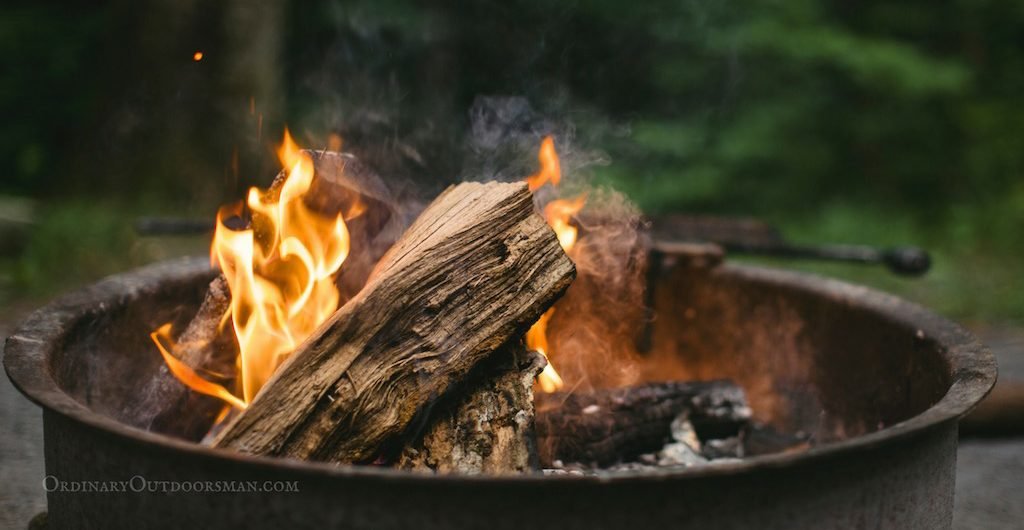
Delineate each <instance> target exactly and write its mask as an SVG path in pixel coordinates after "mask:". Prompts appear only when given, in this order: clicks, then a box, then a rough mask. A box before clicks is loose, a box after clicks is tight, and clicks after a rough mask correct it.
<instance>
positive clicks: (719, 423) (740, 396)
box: [536, 381, 751, 467]
mask: <svg viewBox="0 0 1024 530" xmlns="http://www.w3.org/2000/svg"><path fill="white" fill-rule="evenodd" d="M536 407H537V419H536V425H537V427H536V429H537V451H538V454H539V456H540V463H541V466H542V467H552V466H553V464H554V462H555V461H556V460H560V461H562V462H565V463H568V462H581V463H586V464H591V463H593V464H598V465H607V464H613V463H615V462H619V461H629V460H630V459H633V458H635V457H637V456H638V455H640V454H641V453H647V452H653V451H657V450H658V449H660V448H661V447H662V446H663V445H664V443H665V441H666V440H667V439H668V438H669V437H670V435H671V430H670V426H671V424H672V421H673V420H674V419H675V418H677V417H678V416H679V415H680V414H683V413H688V418H689V420H690V422H691V423H692V424H693V426H694V428H695V429H696V431H697V434H698V435H699V436H700V437H701V438H702V439H707V438H723V437H727V436H730V435H736V434H738V432H739V430H740V429H741V428H742V426H743V425H745V424H746V423H747V422H749V421H750V415H751V411H750V407H749V406H747V400H746V396H745V395H744V393H743V389H741V388H740V387H738V386H736V384H734V383H732V382H730V381H702V382H665V383H649V384H645V385H640V386H634V387H624V388H614V389H602V390H595V391H592V392H577V393H572V394H565V393H558V392H556V393H553V394H540V395H538V396H537V398H536Z"/></svg>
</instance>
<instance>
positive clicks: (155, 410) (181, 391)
mask: <svg viewBox="0 0 1024 530" xmlns="http://www.w3.org/2000/svg"><path fill="white" fill-rule="evenodd" d="M230 305H231V293H230V292H228V285H227V281H226V280H225V279H224V277H223V276H218V277H217V278H215V279H214V280H213V281H212V282H210V287H209V289H207V292H206V297H205V298H204V299H203V303H202V305H200V307H199V310H198V311H197V312H196V315H195V317H193V318H192V320H191V322H189V324H188V326H186V327H185V330H184V331H183V332H182V333H181V335H179V336H178V337H177V339H176V340H175V343H174V349H173V351H172V352H171V353H172V354H173V355H174V356H175V357H177V358H178V360H180V361H181V362H182V363H184V364H186V365H187V366H189V367H190V368H192V369H193V370H196V371H197V372H198V373H200V374H202V375H203V377H204V378H206V379H207V380H209V381H211V382H214V383H217V384H220V385H222V386H225V387H227V388H231V382H232V381H233V380H234V377H235V371H236V368H235V356H236V354H237V352H238V345H237V343H236V341H235V335H234V333H233V332H232V330H231V324H230V323H227V325H223V326H222V325H221V324H222V323H223V322H224V318H225V316H226V315H227V312H228V308H229V307H230ZM224 407H225V404H224V402H223V401H221V400H220V399H217V398H214V397H210V396H207V395H204V394H200V393H198V392H194V391H192V390H190V389H189V388H188V387H187V386H185V385H184V384H183V383H181V382H180V381H178V380H177V379H176V378H175V377H174V376H173V375H172V374H171V373H170V371H169V370H168V369H167V366H166V365H164V364H163V362H162V361H161V365H160V371H159V372H158V373H157V374H156V375H155V376H154V377H153V378H152V379H151V380H150V381H149V383H148V384H147V385H146V387H145V389H144V390H143V391H142V392H141V393H140V396H139V399H138V400H137V401H133V402H132V403H129V404H128V405H127V408H126V410H124V411H123V415H124V418H125V420H126V421H128V422H130V423H131V424H133V425H136V426H138V427H141V428H144V429H147V430H150V431H154V432H159V433H162V434H169V435H172V436H178V437H181V438H185V439H186V440H191V441H199V440H200V439H202V438H203V435H204V434H206V432H207V431H208V430H209V429H210V425H211V424H213V422H214V420H215V419H216V418H217V416H218V415H219V414H220V413H221V411H222V410H223V409H224Z"/></svg>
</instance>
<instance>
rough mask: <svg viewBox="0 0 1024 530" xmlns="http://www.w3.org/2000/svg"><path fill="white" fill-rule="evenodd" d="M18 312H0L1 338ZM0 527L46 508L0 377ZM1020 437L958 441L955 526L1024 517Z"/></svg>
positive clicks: (997, 347) (31, 449) (1005, 345)
mask: <svg viewBox="0 0 1024 530" xmlns="http://www.w3.org/2000/svg"><path fill="white" fill-rule="evenodd" d="M21 314H22V311H20V310H17V309H15V310H11V309H7V310H4V311H3V312H0V336H2V337H6V336H7V335H8V333H9V332H10V331H11V327H12V326H13V325H14V324H16V322H17V319H18V318H19V317H20V315H21ZM978 332H979V333H980V334H981V335H982V340H984V341H986V342H987V343H988V344H989V345H990V346H991V347H992V348H993V350H994V351H995V352H996V355H997V357H998V358H999V361H1000V367H1001V371H1000V378H1001V380H1012V379H1018V380H1020V379H1024V331H1020V330H1014V329H1008V328H984V329H979V330H978ZM0 425H4V426H6V429H3V430H0V528H10V529H17V528H25V527H26V526H27V524H28V521H29V519H31V518H32V517H33V516H34V515H35V514H37V513H39V512H41V511H43V510H45V509H46V500H45V493H44V492H43V476H44V472H43V429H42V414H41V412H40V410H39V408H38V407H36V406H35V405H33V404H32V403H31V402H29V401H28V400H27V399H25V398H24V397H23V396H22V395H21V394H19V393H18V391H17V390H15V389H14V387H13V386H12V385H11V383H10V381H9V380H8V379H7V378H6V377H0ZM1022 486H1024V438H1008V439H999V440H975V439H967V440H962V441H961V445H960V451H959V455H958V461H957V484H956V508H955V515H954V523H953V527H954V529H956V530H1002V529H1006V530H1010V529H1017V528H1020V525H1021V521H1024V487H1022Z"/></svg>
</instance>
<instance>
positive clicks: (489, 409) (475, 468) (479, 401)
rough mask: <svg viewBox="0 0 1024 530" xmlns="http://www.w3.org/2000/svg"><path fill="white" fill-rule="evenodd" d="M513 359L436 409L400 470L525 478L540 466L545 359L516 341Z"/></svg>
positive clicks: (490, 366) (495, 362)
mask: <svg viewBox="0 0 1024 530" xmlns="http://www.w3.org/2000/svg"><path fill="white" fill-rule="evenodd" d="M506 348H509V349H511V350H513V351H512V352H511V353H512V354H511V355H508V354H505V352H501V354H500V356H496V357H495V358H494V359H488V361H486V362H483V363H481V366H480V367H479V368H478V369H477V370H475V371H474V372H477V373H479V374H480V375H478V376H473V375H471V376H469V377H467V380H468V381H469V383H468V384H462V385H460V386H459V388H458V389H453V390H452V391H451V392H449V395H452V398H451V399H447V400H446V402H444V403H439V404H438V406H436V407H433V409H434V410H432V411H430V412H429V414H428V416H429V418H428V425H427V427H426V429H425V431H424V433H423V435H422V436H421V437H418V438H415V439H414V441H413V442H412V443H409V444H408V445H406V446H405V449H404V450H403V451H402V454H401V456H400V458H399V460H398V464H397V467H399V468H402V469H413V470H420V471H423V470H426V471H434V472H439V473H450V472H458V473H464V474H481V473H486V474H505V473H525V472H527V471H531V470H533V469H535V468H536V466H537V452H536V448H535V446H534V443H535V441H534V432H533V416H534V415H533V384H534V379H535V378H536V377H537V375H538V374H540V372H541V370H543V369H544V367H545V366H546V365H547V361H546V360H545V359H544V356H543V355H541V354H539V353H537V352H534V351H528V350H526V348H525V347H524V346H523V345H522V344H520V343H518V341H516V343H515V344H511V345H509V346H506Z"/></svg>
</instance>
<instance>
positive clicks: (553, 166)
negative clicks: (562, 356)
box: [526, 136, 587, 393]
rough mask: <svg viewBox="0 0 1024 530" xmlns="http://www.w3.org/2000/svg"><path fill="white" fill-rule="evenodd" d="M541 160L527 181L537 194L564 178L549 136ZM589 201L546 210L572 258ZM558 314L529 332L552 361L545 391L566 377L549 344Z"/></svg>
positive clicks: (561, 202) (554, 204)
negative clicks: (575, 219) (577, 222)
mask: <svg viewBox="0 0 1024 530" xmlns="http://www.w3.org/2000/svg"><path fill="white" fill-rule="evenodd" d="M537 159H538V160H539V161H540V171H538V172H537V173H535V174H534V175H531V176H529V177H527V178H526V183H527V185H528V187H529V188H530V190H531V191H536V190H537V189H539V188H540V187H542V186H543V185H544V184H547V183H548V182H550V183H551V185H552V186H557V185H558V182H559V180H561V178H562V169H561V164H560V163H559V161H558V154H557V153H556V152H555V142H554V140H553V139H552V138H551V137H550V136H545V137H544V140H543V141H542V142H541V144H540V151H539V152H538V154H537ZM586 202H587V197H586V195H580V196H579V197H576V198H573V199H555V200H553V201H551V202H549V203H548V204H547V206H545V207H544V219H546V220H547V222H548V225H550V226H551V229H552V230H554V231H555V235H556V236H558V243H559V244H560V245H561V246H562V250H564V251H565V252H566V253H567V254H569V255H570V256H571V255H572V254H571V252H572V249H573V247H574V246H575V245H576V238H577V236H578V233H579V232H578V230H577V228H576V227H575V226H573V225H572V224H571V223H570V222H569V221H570V219H571V218H572V216H574V215H576V214H577V213H578V212H579V211H580V210H582V209H583V206H584V205H585V204H586ZM554 313H555V308H553V307H552V308H551V309H548V310H547V312H545V313H544V314H543V315H541V317H540V319H538V320H537V322H535V323H534V324H533V326H531V327H530V330H529V331H527V332H526V346H527V347H528V348H530V349H532V350H536V351H538V352H540V353H541V355H543V356H544V357H545V358H547V360H548V365H547V366H546V367H544V371H543V372H541V373H540V375H539V376H537V384H538V385H539V386H540V389H541V391H542V392H548V393H550V392H555V391H558V390H560V389H561V388H562V387H563V386H564V382H563V381H562V377H561V376H559V375H558V371H557V370H555V367H554V365H553V364H552V363H551V356H550V354H551V348H550V346H549V345H548V335H547V330H548V321H549V320H551V316H552V315H553V314H554Z"/></svg>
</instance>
